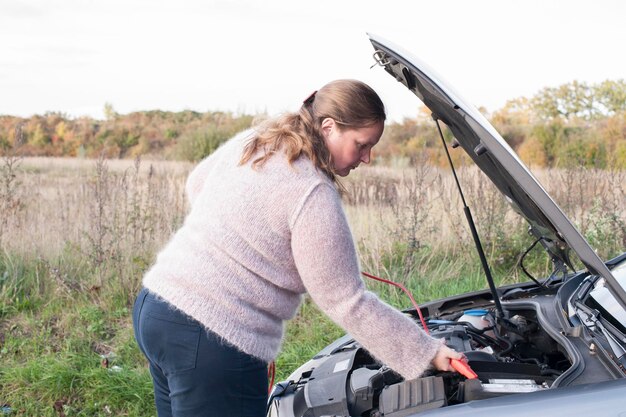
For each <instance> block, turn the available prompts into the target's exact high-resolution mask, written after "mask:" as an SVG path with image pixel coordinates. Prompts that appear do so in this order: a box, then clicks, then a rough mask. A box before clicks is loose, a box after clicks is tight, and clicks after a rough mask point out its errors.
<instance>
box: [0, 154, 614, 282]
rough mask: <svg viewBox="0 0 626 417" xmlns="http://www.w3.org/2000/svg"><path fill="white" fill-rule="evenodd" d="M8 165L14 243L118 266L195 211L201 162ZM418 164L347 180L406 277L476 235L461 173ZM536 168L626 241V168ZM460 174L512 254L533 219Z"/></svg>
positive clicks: (5, 243) (369, 259) (383, 249)
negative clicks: (191, 188) (194, 187)
mask: <svg viewBox="0 0 626 417" xmlns="http://www.w3.org/2000/svg"><path fill="white" fill-rule="evenodd" d="M2 164H3V171H2V172H3V178H4V180H5V182H6V181H7V179H8V178H11V180H12V181H13V182H12V184H11V187H5V188H7V189H10V191H9V192H7V193H4V194H2V195H1V197H2V201H0V203H2V204H4V205H3V206H2V207H5V206H6V207H8V206H9V205H10V206H11V207H12V210H3V212H4V213H7V214H5V215H4V216H3V219H4V220H3V227H2V229H0V239H1V240H0V242H2V249H4V250H5V251H8V252H10V253H17V254H24V255H25V254H30V255H33V254H35V255H36V256H38V257H41V258H46V259H50V258H54V257H56V256H61V255H63V254H64V253H67V251H68V250H69V251H74V252H78V253H80V254H81V255H82V256H83V257H84V258H85V259H87V260H89V262H90V264H91V265H92V266H93V267H95V268H98V267H102V266H107V267H108V268H110V265H109V264H110V263H109V261H110V260H113V261H115V262H113V264H115V265H116V268H121V267H122V266H123V264H124V263H128V262H130V263H133V262H135V263H136V262H144V263H146V262H150V259H149V258H150V257H151V256H152V255H153V254H154V252H155V251H156V250H158V248H159V247H161V246H162V245H163V244H164V242H165V241H166V240H167V239H168V237H169V236H170V235H171V234H172V233H173V231H175V229H176V228H177V227H178V226H179V225H180V223H181V221H182V219H183V218H184V215H185V213H186V210H187V207H186V203H185V200H184V194H183V184H184V181H185V178H186V176H187V174H188V172H189V171H190V169H191V168H192V165H191V164H189V163H182V162H163V161H159V162H150V161H140V160H135V161H129V160H83V159H69V158H61V159H59V158H24V159H22V160H20V161H19V164H18V163H16V161H9V160H8V159H7V158H4V159H3V160H2ZM10 164H11V165H10ZM9 165H10V166H9ZM416 166H417V168H413V169H406V168H405V169H399V168H396V169H393V168H386V167H365V168H363V169H360V170H358V171H357V172H356V173H355V174H354V175H353V176H351V177H350V178H349V179H347V180H346V182H345V185H346V188H347V190H348V193H347V195H346V196H345V200H346V210H347V213H348V216H349V219H350V223H351V225H352V230H353V234H354V236H355V239H356V241H357V242H358V243H359V247H360V249H361V253H362V262H363V263H364V266H365V267H368V268H369V269H370V270H372V269H374V270H375V269H380V268H381V265H382V262H381V256H383V255H384V254H389V253H392V252H394V250H395V249H397V245H398V244H400V245H403V248H404V252H403V257H402V259H401V260H400V263H401V265H398V267H400V268H401V269H402V275H405V276H406V275H411V274H412V272H415V270H416V268H418V266H419V265H418V257H417V256H416V254H417V253H418V252H420V251H422V250H424V249H429V250H431V251H433V252H440V253H447V254H454V253H458V252H459V251H464V250H465V249H466V248H467V246H468V245H470V244H471V240H470V239H471V237H470V235H469V233H468V228H467V225H466V221H465V218H464V215H463V211H462V203H461V201H460V198H459V195H458V193H457V191H456V187H455V186H454V182H453V178H452V176H451V174H450V173H449V172H448V171H442V170H440V169H438V168H434V167H432V166H430V165H427V164H424V163H418V164H417V165H416ZM9 169H10V171H11V172H8V171H7V170H9ZM11 175H12V177H11ZM535 175H536V176H537V177H538V178H539V180H540V181H541V182H542V183H543V184H544V186H545V188H546V189H547V190H548V192H549V193H551V194H552V195H553V196H554V197H555V199H556V200H557V202H558V203H559V204H560V205H561V207H563V209H564V210H565V212H566V213H567V214H568V215H569V216H570V218H571V219H573V221H574V222H575V223H576V224H577V225H578V226H579V227H580V229H581V230H582V231H583V233H585V234H587V236H588V238H590V240H591V241H592V244H595V245H598V250H599V251H600V253H601V254H602V255H605V256H608V255H609V253H610V254H614V252H616V251H619V250H620V249H622V250H623V248H624V246H626V204H624V203H625V202H626V171H623V170H622V171H611V172H609V171H600V170H590V169H584V168H576V169H570V170H557V169H549V170H541V171H537V172H535ZM459 178H460V181H461V183H462V186H463V189H464V193H465V196H466V199H467V201H468V205H469V206H470V208H471V210H472V213H473V216H474V218H475V221H476V224H477V226H478V230H479V233H480V234H481V239H482V241H483V243H484V245H485V248H486V251H487V254H488V255H489V256H491V257H492V259H493V260H495V261H496V262H497V260H498V259H499V258H500V257H502V256H508V255H509V254H508V253H506V248H507V247H508V246H510V242H509V241H510V240H511V236H512V235H514V234H517V235H523V234H524V230H525V227H526V226H525V223H524V222H523V221H522V220H520V218H519V216H517V215H516V214H514V213H513V212H512V210H511V209H510V208H509V206H508V205H507V204H506V203H505V200H504V198H502V197H501V195H500V194H499V193H498V192H497V190H496V189H495V187H494V186H493V185H492V184H491V183H490V182H489V181H488V180H487V179H486V178H485V176H484V175H483V174H482V173H481V172H480V171H479V170H478V169H476V168H475V167H470V168H462V169H460V170H459ZM16 202H18V203H16ZM4 213H3V214H4ZM607 239H608V240H611V239H612V241H611V242H607ZM528 240H529V242H530V238H529V239H528ZM503 250H504V252H503ZM138 259H139V260H138ZM419 261H420V262H423V259H419ZM379 272H380V271H379Z"/></svg>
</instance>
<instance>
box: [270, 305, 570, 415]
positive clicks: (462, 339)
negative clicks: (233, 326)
mask: <svg viewBox="0 0 626 417" xmlns="http://www.w3.org/2000/svg"><path fill="white" fill-rule="evenodd" d="M552 296H553V294H552ZM552 296H547V297H546V296H540V298H545V299H546V300H548V299H549V300H551V301H553V297H552ZM536 302H537V297H534V299H533V302H530V303H529V302H528V301H527V300H519V301H517V302H515V301H514V302H511V303H507V307H508V308H509V309H510V310H508V311H509V312H510V314H509V317H507V318H506V320H500V319H498V320H496V311H495V309H494V308H493V307H491V308H490V307H486V308H472V309H468V310H459V311H456V312H449V313H445V314H438V315H436V316H431V317H427V319H426V323H427V326H428V329H429V332H430V334H431V336H433V337H435V338H441V339H445V341H446V344H447V345H448V346H449V347H451V348H452V349H454V350H456V351H458V352H463V354H464V355H465V356H466V358H467V362H468V364H469V365H470V367H471V368H472V369H473V370H474V372H475V373H476V374H477V376H478V378H476V379H468V378H466V377H464V376H462V375H460V374H458V373H456V372H440V371H436V370H434V369H432V370H428V371H427V372H426V373H425V374H424V375H422V377H420V378H417V379H414V380H403V378H402V377H401V376H400V375H398V374H397V373H395V372H394V371H393V370H391V369H390V368H388V367H386V366H385V365H383V364H381V363H380V362H378V361H377V360H376V359H375V358H373V357H372V356H371V355H370V354H369V353H368V352H367V351H366V350H365V349H364V348H363V347H361V345H359V344H358V343H357V342H356V341H354V340H352V339H351V338H350V337H349V336H345V337H344V338H342V339H339V340H338V341H337V342H335V343H334V344H333V345H331V346H330V348H331V349H330V350H326V351H325V352H324V351H323V352H320V354H319V355H317V356H316V357H315V358H313V360H312V361H310V362H308V363H307V364H305V365H303V367H301V368H300V369H299V370H297V371H296V372H294V374H292V377H293V379H291V380H290V381H286V382H283V383H280V384H278V385H277V387H276V388H275V390H274V393H273V395H272V396H273V399H272V400H271V401H270V411H271V410H275V411H271V414H270V415H275V416H298V417H300V416H303V417H304V416H326V415H328V416H367V417H402V416H408V415H413V414H415V413H419V412H422V411H425V410H428V409H433V408H440V407H444V406H452V405H455V404H461V403H466V402H469V401H472V400H481V399H488V398H494V397H498V396H503V395H510V394H518V393H528V392H535V391H541V390H547V389H550V388H551V387H552V386H553V385H555V381H556V380H557V379H558V378H559V377H560V376H563V375H564V373H565V372H566V371H567V370H568V369H570V368H571V367H572V360H571V359H570V358H569V355H568V354H567V349H565V348H564V347H563V346H562V344H561V343H559V342H557V340H555V337H554V335H556V333H555V331H554V329H553V326H552V324H550V323H549V322H548V321H547V320H546V319H545V317H543V316H542V315H541V312H539V313H538V312H537V311H538V310H539V311H540V310H541V308H540V307H539V304H537V303H536ZM414 313H415V312H412V313H411V314H412V315H414ZM414 318H415V319H416V322H417V317H414ZM557 339H558V338H557ZM307 367H308V369H306V368H307Z"/></svg>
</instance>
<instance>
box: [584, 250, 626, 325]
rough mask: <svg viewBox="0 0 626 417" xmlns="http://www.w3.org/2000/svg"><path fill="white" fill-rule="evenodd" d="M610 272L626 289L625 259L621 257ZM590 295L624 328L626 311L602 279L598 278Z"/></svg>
mask: <svg viewBox="0 0 626 417" xmlns="http://www.w3.org/2000/svg"><path fill="white" fill-rule="evenodd" d="M611 272H612V273H613V276H614V277H615V279H616V280H617V282H618V283H619V285H621V287H622V288H624V289H626V259H623V260H622V261H621V262H620V263H619V264H617V265H616V266H615V267H613V269H611ZM590 295H591V297H592V298H593V299H594V300H595V301H596V302H597V303H598V304H599V305H600V306H602V308H603V309H604V310H606V312H607V313H608V314H610V315H611V316H612V317H613V318H614V319H615V320H616V321H618V322H619V323H620V324H621V325H622V326H623V327H624V328H626V311H625V310H624V309H623V308H622V306H621V305H620V304H619V303H618V302H617V300H616V299H615V297H613V295H612V294H611V293H610V292H609V290H608V289H607V288H606V286H605V281H604V279H600V280H598V282H596V285H595V288H594V289H593V291H591V293H590Z"/></svg>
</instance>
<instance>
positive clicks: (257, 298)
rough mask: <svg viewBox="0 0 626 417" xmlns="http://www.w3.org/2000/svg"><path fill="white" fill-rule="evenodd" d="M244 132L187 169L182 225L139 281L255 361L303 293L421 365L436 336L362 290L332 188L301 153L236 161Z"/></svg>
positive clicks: (393, 360) (405, 361)
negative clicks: (259, 162) (254, 162)
mask: <svg viewBox="0 0 626 417" xmlns="http://www.w3.org/2000/svg"><path fill="white" fill-rule="evenodd" d="M251 134H253V132H252V131H246V132H244V133H241V134H239V135H237V136H236V137H235V138H233V139H231V140H229V141H228V142H227V143H226V144H224V145H223V146H222V147H220V148H219V149H218V150H217V151H216V152H214V153H213V154H212V155H211V156H209V157H208V158H206V159H205V160H203V161H202V162H200V164H199V165H198V166H197V167H196V168H195V169H194V170H193V171H192V173H191V174H190V175H189V178H188V180H187V185H186V192H187V195H188V198H189V201H190V203H191V211H190V212H189V214H188V216H187V218H186V219H185V222H184V224H183V226H182V227H181V228H180V230H178V232H177V233H176V234H175V235H174V236H173V237H172V239H171V240H170V241H169V243H168V244H167V245H166V246H165V248H164V249H163V250H162V251H161V252H160V253H159V254H158V256H157V260H156V263H155V264H154V265H153V266H152V268H151V269H150V270H149V271H148V272H147V273H146V275H145V277H144V280H143V284H144V286H145V287H147V288H148V290H150V291H151V292H153V293H155V294H157V295H158V296H160V297H162V298H163V299H165V300H166V301H168V302H169V303H171V304H172V305H174V306H175V307H176V308H178V309H180V310H181V311H182V312H184V313H185V314H187V315H189V316H191V317H193V318H194V319H196V320H197V321H199V322H200V323H202V324H203V325H204V326H206V328H208V329H210V330H211V331H213V332H214V333H216V334H218V335H219V336H221V337H223V338H224V339H225V340H226V341H227V342H229V343H230V344H232V345H234V346H236V347H237V348H239V349H241V350H242V351H243V352H246V353H248V354H250V355H253V356H256V357H258V358H261V359H263V360H265V361H268V362H269V361H271V360H273V359H274V358H275V357H276V355H277V354H278V351H279V349H280V345H281V340H282V336H283V328H284V323H285V321H286V320H289V319H291V318H292V317H293V316H294V315H295V313H296V310H297V309H298V306H299V305H300V302H301V300H302V294H304V293H305V292H308V293H309V294H310V296H311V298H312V299H313V301H314V302H315V303H316V304H317V305H318V306H319V307H320V308H321V310H323V311H324V312H325V313H326V314H327V315H328V316H329V317H330V318H331V319H332V320H333V321H334V322H335V323H337V324H339V325H340V326H341V327H343V328H344V329H345V330H347V331H348V333H350V335H351V336H352V337H354V338H355V339H356V340H357V341H359V342H360V343H361V344H362V345H363V346H364V347H365V348H366V349H367V350H368V351H369V352H370V353H371V354H373V355H374V356H375V357H376V358H378V359H379V360H381V361H382V362H384V363H385V364H387V365H388V366H390V367H391V368H392V369H394V370H395V371H397V372H399V373H400V374H401V375H402V376H404V377H405V378H415V377H417V376H419V375H420V374H421V373H422V372H423V371H424V370H425V369H426V368H427V367H428V366H429V364H430V361H431V360H432V359H433V357H434V356H435V354H436V352H437V349H438V348H439V346H440V345H441V341H440V340H436V339H433V338H431V337H429V336H427V335H426V334H425V333H424V331H422V330H421V329H420V328H419V327H418V325H417V324H416V323H415V322H414V321H413V320H411V319H410V318H408V317H407V316H405V315H404V314H402V313H401V312H399V311H397V310H395V309H394V308H392V307H390V306H389V305H387V304H385V303H384V302H382V301H381V300H380V299H379V298H378V297H376V295H374V294H373V293H371V292H369V291H367V290H366V288H365V285H364V283H363V281H362V279H361V277H360V272H359V265H358V260H357V255H356V251H355V247H354V243H353V239H352V235H351V232H350V229H349V227H348V223H347V221H346V217H345V214H344V211H343V208H342V205H341V201H340V197H339V193H338V192H337V190H336V188H335V186H334V185H333V184H332V182H331V181H330V180H329V179H328V178H327V177H326V176H325V175H324V174H323V173H321V172H320V171H318V170H317V169H316V168H315V167H314V166H313V164H312V163H311V162H310V161H309V160H308V159H306V158H304V157H303V158H300V159H298V160H297V161H295V162H294V163H293V165H291V166H290V165H289V163H288V162H287V159H286V158H285V157H283V156H282V155H276V156H274V157H272V158H270V159H269V160H268V161H267V163H266V164H265V165H264V166H263V167H261V168H259V169H252V168H251V166H250V163H248V164H246V165H243V166H239V165H238V163H239V160H240V158H241V155H242V151H243V146H244V144H245V142H246V140H247V139H249V137H250V135H251Z"/></svg>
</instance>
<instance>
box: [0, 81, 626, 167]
mask: <svg viewBox="0 0 626 417" xmlns="http://www.w3.org/2000/svg"><path fill="white" fill-rule="evenodd" d="M481 111H483V113H484V114H485V116H486V117H487V118H488V119H489V120H490V121H491V123H492V124H493V125H494V126H495V127H496V129H497V130H498V131H499V132H500V134H501V135H502V136H503V138H504V139H505V140H506V141H507V142H508V143H509V145H510V146H511V147H512V148H513V149H514V150H516V151H517V153H518V154H519V155H520V157H521V158H522V160H524V161H525V162H526V163H528V164H530V165H534V166H540V167H561V166H572V165H577V166H578V165H583V166H587V167H596V168H607V167H617V168H626V82H625V81H624V80H617V81H613V80H607V81H604V82H601V83H597V84H586V83H582V82H577V81H573V82H570V83H567V84H563V85H561V86H558V87H546V88H544V89H542V90H540V91H539V92H538V93H537V94H535V95H534V96H532V97H530V98H527V97H519V98H516V99H513V100H510V101H509V102H507V103H506V105H505V106H503V107H502V108H501V109H498V110H496V111H495V112H493V113H490V114H489V113H487V112H486V111H485V110H484V109H481ZM105 116H106V117H105V119H104V120H96V119H92V118H89V117H80V118H71V117H68V116H67V115H64V114H63V113H58V112H49V113H46V114H44V115H35V116H32V117H30V118H20V117H15V116H0V154H8V153H19V154H20V155H25V156H73V157H98V156H100V155H102V154H104V155H105V156H106V157H110V158H132V157H136V156H139V155H143V156H149V157H157V158H164V159H180V160H190V161H197V160H200V159H202V158H203V157H205V156H206V155H208V154H210V153H211V152H213V151H214V150H215V149H216V148H217V147H218V146H219V145H220V144H221V143H223V142H224V141H225V140H227V139H228V138H229V137H231V136H232V135H233V134H234V133H236V132H237V131H240V130H242V129H245V128H247V127H250V126H251V125H252V124H253V122H254V119H255V118H263V117H265V115H247V114H233V113H231V112H221V111H215V112H205V113H200V112H195V111H189V110H187V111H182V112H166V111H159V110H154V111H144V112H134V113H130V114H126V115H121V114H118V113H116V112H115V111H114V109H113V107H112V106H111V105H109V104H107V105H105ZM375 153H376V155H377V157H378V161H379V162H382V163H394V161H396V160H398V161H405V162H406V161H411V160H415V159H416V158H420V160H421V159H423V158H424V156H425V157H426V158H428V160H429V161H430V162H432V163H434V164H444V163H445V159H444V158H445V156H444V153H443V150H442V148H441V144H440V139H439V138H438V133H437V130H436V129H435V128H434V125H433V121H432V119H431V118H430V117H429V114H428V110H427V109H426V108H422V109H420V110H418V111H417V112H416V115H415V117H412V118H405V119H404V120H403V121H402V122H392V123H388V124H387V127H386V129H385V133H384V136H383V139H382V140H381V142H380V144H379V145H378V146H377V147H376V148H375ZM454 155H455V156H454V158H455V159H456V161H455V162H457V163H459V164H463V163H464V162H465V161H466V160H467V158H466V157H465V156H463V155H462V154H461V153H454Z"/></svg>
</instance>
